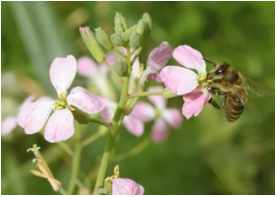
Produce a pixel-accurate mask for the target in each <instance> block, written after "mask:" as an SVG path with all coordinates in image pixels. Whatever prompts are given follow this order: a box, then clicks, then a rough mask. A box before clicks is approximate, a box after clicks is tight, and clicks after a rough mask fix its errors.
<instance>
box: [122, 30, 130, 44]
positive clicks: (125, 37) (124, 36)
mask: <svg viewBox="0 0 277 197" xmlns="http://www.w3.org/2000/svg"><path fill="white" fill-rule="evenodd" d="M130 35H131V33H130V32H127V31H126V32H123V33H122V34H121V38H122V40H123V41H124V42H129V39H130Z"/></svg>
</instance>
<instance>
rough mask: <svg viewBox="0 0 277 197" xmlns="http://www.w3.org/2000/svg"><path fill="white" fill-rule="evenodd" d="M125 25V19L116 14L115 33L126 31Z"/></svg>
mask: <svg viewBox="0 0 277 197" xmlns="http://www.w3.org/2000/svg"><path fill="white" fill-rule="evenodd" d="M126 29H127V25H126V21H125V18H124V17H123V16H122V15H121V14H120V13H118V12H117V13H116V15H115V18H114V30H115V32H116V33H122V32H124V31H126Z"/></svg>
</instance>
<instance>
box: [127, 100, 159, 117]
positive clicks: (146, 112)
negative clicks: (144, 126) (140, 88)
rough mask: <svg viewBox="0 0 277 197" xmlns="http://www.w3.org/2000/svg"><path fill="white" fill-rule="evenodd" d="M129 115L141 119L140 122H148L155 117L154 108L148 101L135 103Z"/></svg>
mask: <svg viewBox="0 0 277 197" xmlns="http://www.w3.org/2000/svg"><path fill="white" fill-rule="evenodd" d="M130 116H132V117H135V118H137V119H138V120H141V121H142V122H148V121H150V120H153V119H154V117H155V108H154V107H153V106H152V105H150V104H149V103H146V102H142V101H139V102H137V103H136V105H135V107H134V109H133V111H132V112H131V114H130Z"/></svg>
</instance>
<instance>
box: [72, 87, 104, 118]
mask: <svg viewBox="0 0 277 197" xmlns="http://www.w3.org/2000/svg"><path fill="white" fill-rule="evenodd" d="M67 102H68V105H73V106H75V107H77V108H79V109H80V110H82V111H84V112H86V113H88V114H94V113H98V112H100V111H102V110H103V109H104V107H105V105H104V104H103V103H102V102H101V101H100V100H99V99H98V98H97V97H96V96H94V95H93V94H92V93H90V92H89V91H87V90H86V89H84V88H82V87H75V88H73V89H72V90H71V92H70V94H69V95H68V97H67Z"/></svg>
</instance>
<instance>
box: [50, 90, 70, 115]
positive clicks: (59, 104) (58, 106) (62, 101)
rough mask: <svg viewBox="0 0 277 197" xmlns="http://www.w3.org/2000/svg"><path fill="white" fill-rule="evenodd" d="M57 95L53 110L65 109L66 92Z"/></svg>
mask: <svg viewBox="0 0 277 197" xmlns="http://www.w3.org/2000/svg"><path fill="white" fill-rule="evenodd" d="M59 97H60V100H56V101H55V105H54V107H53V110H54V111H56V110H61V109H65V108H66V107H67V100H66V92H64V93H61V94H60V95H59Z"/></svg>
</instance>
